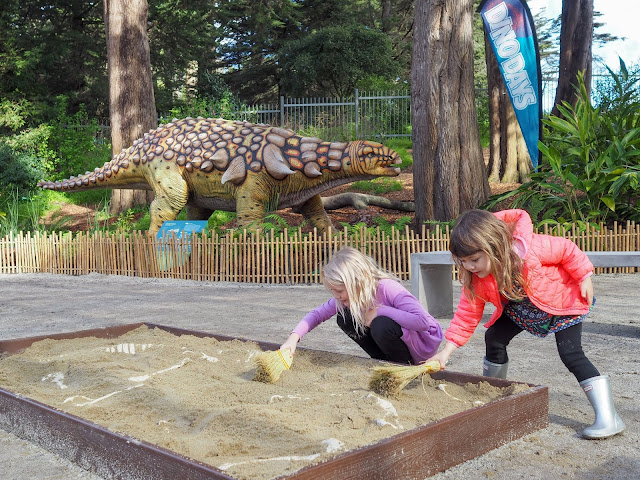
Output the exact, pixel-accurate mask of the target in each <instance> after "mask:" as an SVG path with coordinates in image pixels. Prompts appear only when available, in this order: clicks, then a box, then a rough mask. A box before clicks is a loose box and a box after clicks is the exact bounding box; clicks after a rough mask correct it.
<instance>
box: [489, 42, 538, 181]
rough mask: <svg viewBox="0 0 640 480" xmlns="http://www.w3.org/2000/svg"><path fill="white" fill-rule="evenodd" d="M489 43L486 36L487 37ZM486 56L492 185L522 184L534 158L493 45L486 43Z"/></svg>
mask: <svg viewBox="0 0 640 480" xmlns="http://www.w3.org/2000/svg"><path fill="white" fill-rule="evenodd" d="M485 39H486V35H485ZM485 48H486V51H487V52H489V53H488V54H487V56H486V57H487V84H488V89H489V119H490V123H489V129H490V139H491V143H490V148H489V150H490V151H489V165H488V170H489V181H490V182H494V183H516V182H519V183H523V182H525V181H527V180H528V178H529V174H530V173H531V169H532V164H531V158H530V157H529V153H528V151H527V146H526V143H525V141H524V136H523V135H522V131H521V130H520V125H519V124H518V119H517V117H516V113H515V111H514V110H513V105H512V104H511V100H510V99H509V93H508V92H507V88H506V87H505V85H504V81H503V80H502V74H501V73H500V66H499V65H498V62H497V60H496V58H495V56H494V54H493V51H492V49H491V45H490V44H489V42H488V41H486V42H485Z"/></svg>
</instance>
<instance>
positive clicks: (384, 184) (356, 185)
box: [349, 177, 402, 195]
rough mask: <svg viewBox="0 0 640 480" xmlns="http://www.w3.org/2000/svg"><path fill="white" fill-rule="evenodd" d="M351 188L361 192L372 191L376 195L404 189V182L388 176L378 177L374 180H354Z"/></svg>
mask: <svg viewBox="0 0 640 480" xmlns="http://www.w3.org/2000/svg"><path fill="white" fill-rule="evenodd" d="M349 190H357V191H359V192H364V193H371V194H374V195H383V194H385V193H389V192H400V191H402V182H400V181H399V180H394V179H392V178H387V177H382V178H376V179H374V180H362V181H358V182H353V183H352V184H351V185H350V186H349Z"/></svg>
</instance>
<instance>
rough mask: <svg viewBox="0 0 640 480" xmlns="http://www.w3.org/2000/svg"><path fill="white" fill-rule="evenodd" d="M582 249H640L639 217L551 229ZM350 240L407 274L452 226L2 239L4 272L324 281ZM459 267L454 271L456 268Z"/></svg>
mask: <svg viewBox="0 0 640 480" xmlns="http://www.w3.org/2000/svg"><path fill="white" fill-rule="evenodd" d="M540 233H546V234H550V235H559V236H564V237H566V238H569V239H570V240H572V241H574V242H575V243H576V244H577V245H578V246H579V247H580V248H582V249H583V250H594V251H639V250H640V225H636V224H635V223H634V222H627V223H626V224H625V225H617V224H616V225H614V226H613V228H612V229H607V228H605V226H604V225H600V226H599V227H591V228H589V229H588V230H583V231H580V230H579V229H577V228H576V227H575V226H573V227H571V228H570V229H564V228H559V229H551V228H549V227H548V226H545V228H543V229H542V230H541V231H540ZM343 245H350V246H352V247H355V248H357V249H359V250H361V251H362V252H364V253H366V254H368V255H370V256H372V257H373V258H374V259H375V260H376V261H377V262H378V263H379V265H380V266H381V267H382V268H384V269H385V270H387V271H389V272H391V273H393V274H395V275H396V276H397V277H398V278H400V279H401V280H408V279H409V278H410V276H411V272H410V256H411V254H412V253H414V252H429V251H436V250H447V249H448V247H449V227H448V226H445V227H444V228H442V227H440V226H435V227H433V228H432V229H427V228H426V226H425V227H423V229H422V231H421V232H420V233H419V234H417V233H415V232H414V231H413V230H410V229H409V227H405V229H404V230H397V229H392V230H391V232H390V233H387V232H385V231H381V230H380V229H379V228H376V229H367V228H365V227H362V228H361V229H360V230H357V231H353V230H349V229H347V228H345V229H344V230H340V231H336V232H329V233H319V232H317V231H313V232H310V233H303V232H302V230H300V229H293V230H288V229H285V230H284V231H283V232H282V233H279V234H276V233H275V232H274V231H267V232H260V231H257V232H247V231H242V232H238V231H228V232H226V233H224V234H211V235H208V234H206V233H205V234H198V235H193V236H191V237H190V238H188V239H186V240H182V239H176V238H174V237H171V238H163V239H156V238H151V237H148V236H147V235H146V234H145V233H142V232H135V233H126V234H125V233H120V234H113V233H102V232H99V233H95V234H87V233H82V232H81V233H77V234H75V235H73V234H71V233H55V232H54V233H40V232H36V233H31V232H27V233H22V232H21V233H20V234H18V235H13V234H10V235H9V236H7V237H5V238H3V239H0V274H10V273H52V274H65V275H87V274H89V273H101V274H107V275H125V276H138V277H156V278H179V279H190V280H201V281H213V282H247V283H286V284H310V283H321V282H322V269H321V266H322V265H323V264H324V263H325V262H326V261H327V260H328V259H329V258H330V257H331V255H332V252H333V251H335V250H336V249H338V248H339V247H341V246H343ZM638 270H640V269H638V268H628V267H625V268H606V269H604V268H598V269H596V273H634V272H636V271H638ZM454 274H455V272H454Z"/></svg>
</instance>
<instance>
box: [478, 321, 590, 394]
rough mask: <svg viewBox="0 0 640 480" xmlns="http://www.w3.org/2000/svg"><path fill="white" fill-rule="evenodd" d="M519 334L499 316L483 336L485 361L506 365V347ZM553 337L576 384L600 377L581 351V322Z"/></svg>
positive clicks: (508, 322)
mask: <svg viewBox="0 0 640 480" xmlns="http://www.w3.org/2000/svg"><path fill="white" fill-rule="evenodd" d="M520 332H522V328H520V327H519V326H518V325H517V324H516V323H515V322H513V321H512V320H511V319H510V318H509V317H508V316H507V315H504V314H503V315H502V316H500V318H498V320H496V323H494V324H493V325H491V326H490V327H489V328H488V329H487V331H486V332H485V334H484V343H485V345H486V347H487V352H486V357H487V360H489V361H490V362H493V363H507V362H508V361H509V356H508V355H507V345H509V342H510V341H511V339H512V338H513V337H515V336H516V335H518V334H519V333H520ZM555 335H556V345H557V347H558V354H560V360H562V363H564V366H565V367H567V368H568V369H569V371H570V372H571V373H573V375H574V376H575V377H576V379H577V380H578V382H581V381H583V380H586V379H587V378H592V377H597V376H599V375H600V372H598V369H597V368H596V367H594V366H593V364H592V363H591V362H590V361H589V359H588V358H587V357H586V355H585V354H584V352H583V351H582V322H580V323H576V324H575V325H572V326H571V327H569V328H565V329H564V330H560V331H559V332H556V334H555Z"/></svg>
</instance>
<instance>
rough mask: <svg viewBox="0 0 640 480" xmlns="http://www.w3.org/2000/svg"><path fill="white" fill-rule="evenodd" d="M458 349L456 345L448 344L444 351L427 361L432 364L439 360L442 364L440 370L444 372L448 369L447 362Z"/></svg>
mask: <svg viewBox="0 0 640 480" xmlns="http://www.w3.org/2000/svg"><path fill="white" fill-rule="evenodd" d="M456 348H458V347H457V346H456V345H455V344H454V343H451V342H447V344H446V345H445V346H444V348H443V349H442V350H440V351H439V352H438V353H436V354H435V355H434V356H433V357H431V358H429V359H427V362H431V361H433V360H437V361H439V362H440V368H441V369H442V370H444V369H445V368H447V362H448V361H449V358H450V357H451V354H452V353H453V352H454V351H455V350H456Z"/></svg>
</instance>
